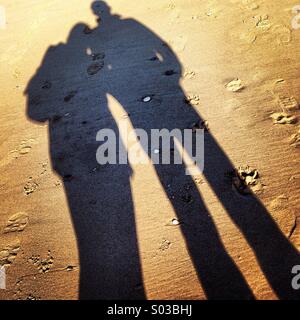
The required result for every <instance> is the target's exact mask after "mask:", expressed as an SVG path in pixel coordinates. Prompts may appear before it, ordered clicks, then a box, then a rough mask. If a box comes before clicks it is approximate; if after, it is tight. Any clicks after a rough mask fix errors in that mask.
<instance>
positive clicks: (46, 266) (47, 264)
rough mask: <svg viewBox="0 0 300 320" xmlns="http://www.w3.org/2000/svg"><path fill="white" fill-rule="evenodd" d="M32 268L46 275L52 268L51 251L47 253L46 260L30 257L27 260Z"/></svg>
mask: <svg viewBox="0 0 300 320" xmlns="http://www.w3.org/2000/svg"><path fill="white" fill-rule="evenodd" d="M28 260H29V262H31V263H32V264H33V265H34V266H36V267H37V268H38V270H39V272H40V273H47V272H49V271H50V269H51V268H52V265H53V262H54V258H53V257H52V255H51V251H50V250H49V251H48V254H47V257H46V258H44V259H43V258H41V257H40V256H32V257H30V258H29V259H28Z"/></svg>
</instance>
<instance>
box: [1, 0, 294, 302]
mask: <svg viewBox="0 0 300 320" xmlns="http://www.w3.org/2000/svg"><path fill="white" fill-rule="evenodd" d="M296 5H300V0H299V4H298V3H297V1H296V0H285V1H279V0H273V1H270V0H229V1H223V2H222V1H217V0H209V1H196V0H172V1H171V0H157V1H152V2H149V1H146V0H139V1H134V0H130V1H123V0H109V1H106V2H104V1H95V2H93V1H90V0H89V1H88V0H86V1H80V0H73V1H58V0H43V1H37V0H27V1H24V0H14V1H8V0H2V1H1V2H0V20H2V21H0V40H1V41H0V88H1V89H0V92H1V99H0V267H1V268H2V269H1V270H2V272H5V275H6V281H5V289H0V300H18V299H20V300H26V299H30V300H31V299H32V300H48V299H55V300H57V299H58V300H61V299H71V300H76V299H105V300H106V299H133V300H134V299H150V300H152V299H163V300H164V299H166V300H172V299H178V300H185V299H192V300H194V299H195V300H206V299H211V300H216V299H233V300H235V299H241V300H251V299H258V300H261V299H267V300H277V299H282V300H286V299H292V300H294V299H299V297H300V295H299V290H295V288H293V286H292V279H293V274H292V268H293V267H294V266H295V265H300V255H299V250H300V166H299V160H300V154H299V150H300V149H299V147H300V108H299V102H300V78H299V69H300V47H299V43H300V42H299V41H300V19H299V29H297V23H298V22H297V21H298V20H297V12H296V11H294V12H293V8H294V7H295V6H296ZM299 12H300V10H299ZM120 123H123V124H125V126H126V128H128V129H129V130H133V129H143V130H144V131H145V132H146V133H149V132H150V131H151V129H160V130H161V129H163V128H166V129H168V130H169V131H171V130H173V129H179V130H181V131H182V130H184V129H192V130H193V131H195V130H196V129H203V131H204V170H203V172H201V170H199V168H197V167H196V168H195V170H198V171H197V173H196V174H193V175H187V174H186V167H187V165H186V164H181V165H174V164H170V165H164V164H153V163H152V162H149V163H147V164H140V163H134V161H129V162H128V163H126V164H104V165H101V164H99V163H98V162H97V160H96V153H97V150H98V148H99V146H100V142H99V141H97V139H96V137H97V132H99V130H101V129H109V130H111V131H112V132H115V133H116V136H117V141H118V146H122V145H123V144H124V145H123V147H124V148H125V149H126V150H127V148H128V146H126V145H125V143H124V136H123V135H122V133H121V131H120ZM140 142H141V141H140V140H139V139H137V140H135V143H136V145H137V148H138V150H139V154H144V156H145V157H146V158H147V157H149V156H150V155H153V154H156V153H157V154H158V153H160V150H159V149H158V150H156V149H153V148H151V146H150V145H149V148H148V149H147V150H146V148H143V147H142V146H141V143H140ZM170 148H171V147H170ZM174 148H175V149H174ZM174 150H176V147H173V148H171V152H174ZM117 153H118V154H119V151H117ZM3 270H4V271H3Z"/></svg>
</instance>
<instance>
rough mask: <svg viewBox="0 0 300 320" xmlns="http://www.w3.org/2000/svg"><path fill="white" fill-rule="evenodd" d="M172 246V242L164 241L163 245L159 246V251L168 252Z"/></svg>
mask: <svg viewBox="0 0 300 320" xmlns="http://www.w3.org/2000/svg"><path fill="white" fill-rule="evenodd" d="M170 246H171V242H170V241H169V240H166V239H164V240H163V241H162V243H161V245H160V246H159V250H160V251H165V250H168V249H169V248H170Z"/></svg>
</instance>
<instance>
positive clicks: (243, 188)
mask: <svg viewBox="0 0 300 320" xmlns="http://www.w3.org/2000/svg"><path fill="white" fill-rule="evenodd" d="M228 176H229V177H230V178H231V182H232V185H233V186H234V187H235V189H236V190H237V191H238V192H239V193H241V194H243V195H247V194H250V193H251V189H252V191H258V190H259V189H260V188H261V187H262V185H261V184H260V182H259V180H258V179H259V174H258V171H257V170H256V169H252V168H250V167H249V166H246V167H239V168H238V169H235V170H233V171H231V172H229V173H228Z"/></svg>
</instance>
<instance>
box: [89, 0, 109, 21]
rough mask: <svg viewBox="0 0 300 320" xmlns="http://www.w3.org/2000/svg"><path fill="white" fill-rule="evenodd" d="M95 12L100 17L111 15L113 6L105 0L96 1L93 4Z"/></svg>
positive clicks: (92, 7)
mask: <svg viewBox="0 0 300 320" xmlns="http://www.w3.org/2000/svg"><path fill="white" fill-rule="evenodd" d="M91 9H92V11H93V13H94V14H95V15H96V16H98V17H100V16H101V17H104V16H109V15H110V11H111V8H110V6H109V5H108V4H107V3H106V2H105V1H100V0H97V1H94V2H93V3H92V5H91Z"/></svg>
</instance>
